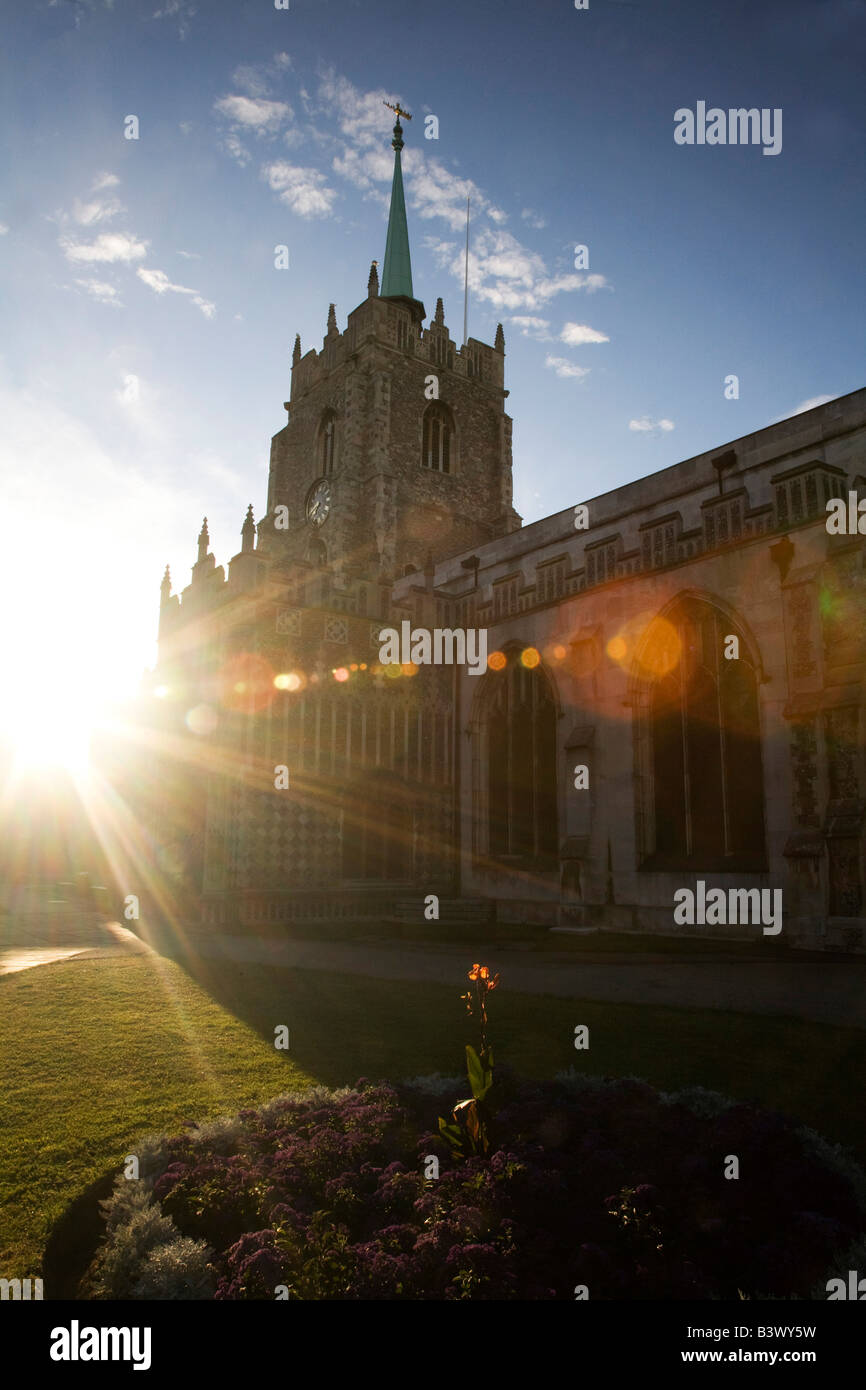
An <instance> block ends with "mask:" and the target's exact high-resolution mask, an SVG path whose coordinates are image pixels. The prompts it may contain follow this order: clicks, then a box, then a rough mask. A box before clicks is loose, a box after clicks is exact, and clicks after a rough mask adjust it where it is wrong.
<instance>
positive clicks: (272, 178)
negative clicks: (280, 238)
mask: <svg viewBox="0 0 866 1390" xmlns="http://www.w3.org/2000/svg"><path fill="white" fill-rule="evenodd" d="M261 172H262V178H264V179H266V180H267V182H268V185H269V186H270V188H271V189H272V191H273V192H274V193H276V194H277V196H278V197H279V200H280V202H281V203H285V204H286V206H287V207H289V208H291V210H292V212H294V213H296V214H297V216H298V217H327V216H328V214H329V213H330V211H331V209H332V207H333V206H334V203H335V202H336V200H337V191H336V189H334V188H331V187H330V186H329V184H328V181H327V179H326V178H325V176H324V174H320V173H319V171H318V169H308V168H306V169H305V168H302V167H301V166H300V165H297V164H287V163H286V161H285V160H282V159H278V160H275V161H274V163H273V164H265V165H263V167H262V171H261Z"/></svg>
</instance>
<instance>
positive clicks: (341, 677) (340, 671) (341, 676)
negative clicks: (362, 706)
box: [334, 666, 349, 683]
mask: <svg viewBox="0 0 866 1390" xmlns="http://www.w3.org/2000/svg"><path fill="white" fill-rule="evenodd" d="M348 679H349V672H348V671H347V670H346V668H345V666H338V667H337V669H336V671H335V672H334V680H335V681H340V682H341V683H342V682H343V681H347V680H348Z"/></svg>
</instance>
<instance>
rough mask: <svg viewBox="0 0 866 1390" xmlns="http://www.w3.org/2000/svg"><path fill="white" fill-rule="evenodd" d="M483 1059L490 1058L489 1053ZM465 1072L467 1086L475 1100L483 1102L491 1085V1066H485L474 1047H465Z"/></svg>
mask: <svg viewBox="0 0 866 1390" xmlns="http://www.w3.org/2000/svg"><path fill="white" fill-rule="evenodd" d="M485 1058H488V1059H489V1058H490V1053H489V1051H488V1052H487V1053H485ZM466 1071H467V1074H468V1076H469V1085H470V1087H471V1088H472V1094H473V1096H474V1097H475V1099H476V1100H483V1099H484V1097H485V1096H486V1095H487V1092H488V1091H489V1090H490V1087H491V1086H492V1085H493V1066H492V1064H491V1065H490V1066H485V1065H484V1063H483V1062H482V1061H481V1058H480V1057H479V1056H478V1053H477V1052H476V1051H475V1048H474V1047H470V1046H469V1045H468V1044H467V1047H466Z"/></svg>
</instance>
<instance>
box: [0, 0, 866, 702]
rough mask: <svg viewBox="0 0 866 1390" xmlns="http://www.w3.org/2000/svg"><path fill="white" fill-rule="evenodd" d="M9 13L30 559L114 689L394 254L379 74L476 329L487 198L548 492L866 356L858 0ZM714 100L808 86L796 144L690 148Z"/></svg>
mask: <svg viewBox="0 0 866 1390" xmlns="http://www.w3.org/2000/svg"><path fill="white" fill-rule="evenodd" d="M4 35H5V42H4V56H3V59H2V64H3V66H2V83H0V86H2V95H0V115H2V123H0V124H2V131H3V154H2V161H3V167H2V183H0V226H2V228H3V232H2V234H0V277H2V304H0V312H2V321H3V324H4V331H3V334H2V343H0V468H2V496H3V499H4V514H5V520H6V526H5V528H4V530H5V532H6V535H5V537H4V545H3V546H2V547H0V551H2V556H0V566H2V571H0V579H2V580H3V582H4V592H5V593H6V594H7V595H8V594H9V593H10V592H12V593H15V594H17V595H18V599H17V601H16V603H15V604H14V605H13V613H12V615H11V618H10V619H9V622H11V625H12V638H13V641H14V642H16V643H18V644H19V647H20V648H23V650H24V651H25V652H27V653H28V661H32V662H33V663H34V669H35V667H36V666H37V665H38V663H39V662H40V661H42V660H44V652H45V648H46V644H48V646H49V649H50V651H51V654H52V658H51V659H52V661H53V667H52V670H53V672H54V680H55V681H60V682H61V684H62V685H63V688H64V691H66V692H67V694H68V692H69V689H70V687H71V686H72V685H74V684H75V683H76V682H80V681H81V674H80V673H81V671H82V670H85V671H86V673H87V674H86V679H85V680H84V683H83V688H82V690H81V698H82V700H83V701H84V702H85V703H86V704H87V705H88V707H90V706H91V705H92V704H93V702H94V700H95V698H96V691H95V688H94V687H98V689H99V691H101V692H103V693H106V692H108V691H109V690H112V691H117V690H120V689H121V688H128V687H129V686H130V685H134V683H135V682H136V680H137V679H138V677H139V676H140V674H141V671H142V669H143V668H144V667H145V666H146V665H148V664H150V663H151V662H152V660H153V656H154V647H153V642H154V637H155V624H156V613H157V604H158V586H159V580H160V577H161V573H162V569H163V567H164V565H165V563H166V562H167V561H170V562H171V565H172V574H173V578H174V582H175V587H176V588H177V587H181V586H183V585H184V584H186V583H187V582H188V580H189V566H190V565H191V564H192V562H193V560H194V558H195V539H196V535H197V532H198V529H199V526H200V523H201V517H202V516H203V515H204V514H205V513H206V514H207V516H208V518H209V523H210V533H211V538H212V548H213V550H214V552H215V554H216V556H217V562H218V563H225V562H227V561H228V559H229V558H230V556H231V555H232V554H234V553H235V552H236V550H237V549H239V546H240V539H239V534H238V533H239V530H240V526H241V522H242V520H243V515H244V511H245V508H246V504H247V502H249V501H252V502H253V503H254V507H255V511H256V515H257V516H258V515H261V513H262V512H263V510H264V502H265V493H266V483H267V462H268V449H269V440H270V436H271V435H272V434H273V433H274V432H275V431H276V430H278V429H279V428H281V426H282V425H283V423H284V421H285V414H284V412H283V410H282V402H283V401H284V400H286V399H288V394H289V360H290V355H291V348H292V343H293V339H294V334H295V332H296V331H299V332H300V333H301V338H302V343H303V345H304V348H305V349H306V348H308V347H310V346H316V347H319V346H321V339H322V337H323V335H324V332H325V320H326V314H327V307H328V303H329V301H331V300H333V301H335V303H336V305H337V316H338V322H339V324H340V326H341V327H342V326H343V325H344V323H345V318H346V315H347V313H348V312H349V311H350V310H351V309H352V308H354V307H355V305H356V304H357V303H358V302H359V301H360V300H361V299H362V298H363V297H364V295H365V290H366V280H367V273H368V269H369V264H370V261H371V259H374V258H376V259H378V260H379V261H381V260H382V259H383V255H384V242H385V226H386V216H387V193H388V189H389V183H390V174H391V167H392V165H391V150H390V145H389V141H390V128H391V123H392V117H391V115H390V113H389V112H388V111H386V110H385V108H384V107H383V106H382V104H381V103H382V100H383V98H385V97H387V98H388V99H391V100H393V99H399V100H400V101H401V102H402V103H403V104H404V105H405V106H406V107H408V109H409V110H410V111H412V112H413V113H414V117H415V118H414V120H413V121H412V122H411V123H410V122H406V123H405V127H406V134H405V138H406V150H405V152H404V174H405V184H406V196H407V206H408V212H409V220H410V237H411V243H412V254H413V271H414V279H415V292H416V295H418V297H419V298H421V299H423V300H424V302H425V304H426V306H427V309H428V312H429V313H432V311H433V309H434V307H435V301H436V297H437V295H440V294H441V295H442V296H443V298H444V300H445V311H446V322H448V324H449V326H450V328H451V332H452V336H453V337H454V338H456V339H457V340H458V341H459V339H460V336H461V332H462V242H463V209H464V207H465V196H466V193H467V191H468V192H469V193H470V194H471V197H472V203H473V223H472V244H473V261H472V275H471V280H472V290H471V295H470V316H469V327H470V333H471V334H472V335H473V336H477V337H479V338H481V339H483V340H485V341H488V342H492V341H493V335H494V332H495V327H496V324H497V322H498V321H502V322H503V324H504V328H505V335H506V351H507V361H506V385H507V386H508V388H509V389H510V391H511V395H510V397H509V400H508V409H509V411H510V413H511V414H512V415H513V417H514V474H515V504H516V506H517V508H518V510H519V511H520V512H521V513H522V515H523V516H524V519H525V520H526V521H532V520H535V519H537V518H538V517H541V516H545V515H547V514H549V513H550V512H553V511H557V510H559V509H561V508H564V507H567V506H569V505H572V504H573V503H575V502H577V501H580V500H581V499H583V498H584V497H586V496H592V495H594V494H596V493H598V492H600V491H604V490H606V489H607V488H608V487H613V486H616V485H618V484H620V483H623V482H625V481H628V480H630V479H634V478H638V477H640V476H642V475H643V474H645V473H648V472H652V471H654V470H656V469H658V468H662V467H665V466H667V465H668V464H670V463H674V462H676V461H678V460H679V459H682V458H687V457H689V456H690V455H692V454H695V453H698V452H700V451H702V450H704V449H707V448H710V447H714V446H715V445H719V444H723V443H725V442H726V441H727V440H729V439H732V438H736V437H737V436H739V435H742V434H745V433H748V432H750V431H752V430H754V429H759V428H761V427H762V426H764V425H766V424H768V423H770V422H771V421H772V420H774V419H777V418H781V417H784V416H786V415H789V414H791V413H793V412H794V411H795V410H797V409H798V408H801V407H802V406H803V405H804V404H805V403H807V402H810V401H816V400H821V399H826V398H828V397H830V396H834V395H839V394H843V393H845V392H847V391H851V390H854V389H856V388H858V387H860V386H862V385H864V369H863V328H862V324H863V303H864V294H863V289H864V287H863V261H862V242H863V227H864V225H866V216H864V213H866V209H864V190H863V181H862V168H863V157H862V152H863V134H864V132H863V115H864V98H863V95H862V93H863V81H862V74H863V68H864V56H866V53H864V49H866V3H864V0H805V2H804V0H801V2H800V3H798V0H779V2H778V3H777V2H776V0H767V2H766V3H755V0H733V3H728V4H717V5H712V6H710V5H705V4H697V5H696V4H695V3H694V0H667V2H666V3H664V2H663V3H651V0H590V8H589V9H588V10H585V11H576V10H575V9H574V6H573V3H572V2H571V0H533V3H528V0H527V3H521V4H518V3H514V0H496V2H495V3H494V0H473V2H472V3H471V4H466V3H465V0H457V2H456V3H455V2H454V0H437V3H435V4H432V3H431V4H426V3H419V0H414V3H411V4H408V3H404V4H396V3H390V2H386V0H369V2H368V3H363V4H361V3H353V0H330V3H329V2H327V0H291V5H290V9H288V10H285V11H283V10H276V9H275V8H274V6H273V4H272V3H269V2H268V0H255V3H252V0H230V2H229V0H212V2H211V3H209V2H208V0H195V3H187V0H150V3H145V0H113V3H110V4H106V3H103V0H58V2H57V3H48V2H47V0H34V2H33V3H29V4H27V5H24V6H13V5H8V6H7V7H6V10H5V16H4ZM698 101H705V102H706V104H707V106H708V107H712V106H717V107H720V108H722V109H724V110H726V109H728V108H731V107H740V106H745V107H757V108H767V109H776V108H780V109H781V110H782V113H783V123H782V135H783V139H782V149H781V152H780V153H779V154H778V155H775V156H767V155H764V154H763V151H762V148H761V147H760V146H754V145H749V146H737V145H721V146H714V147H711V146H708V145H704V146H698V145H694V146H682V145H677V144H676V143H675V141H674V138H673V133H674V112H675V111H676V110H677V109H678V108H681V107H689V108H691V109H694V108H695V107H696V104H697V102H698ZM427 114H434V115H436V116H437V117H438V120H439V138H438V140H429V139H425V138H424V128H425V127H424V117H425V115H427ZM128 115H135V116H137V117H138V120H139V138H138V139H137V140H127V139H125V138H124V120H125V117H127V116H128ZM281 244H284V245H287V246H288V248H289V256H290V266H289V269H288V270H282V271H280V270H276V269H275V267H274V247H275V246H276V245H281ZM577 244H585V245H587V246H588V248H589V265H588V268H586V269H582V270H576V269H575V266H574V247H575V245H577ZM729 373H735V374H736V375H737V376H738V378H739V392H740V394H739V399H738V400H728V399H726V398H725V395H724V379H725V377H726V375H728V374H729ZM10 585H11V590H10ZM28 644H29V645H28ZM8 650H9V646H8V637H7V651H8ZM55 688H56V687H55ZM2 717H3V716H2V712H0V720H2ZM7 717H8V716H7Z"/></svg>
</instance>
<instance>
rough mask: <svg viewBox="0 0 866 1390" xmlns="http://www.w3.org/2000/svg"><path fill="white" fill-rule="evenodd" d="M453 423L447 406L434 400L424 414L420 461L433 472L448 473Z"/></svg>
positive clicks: (449, 469) (451, 451) (451, 449)
mask: <svg viewBox="0 0 866 1390" xmlns="http://www.w3.org/2000/svg"><path fill="white" fill-rule="evenodd" d="M453 439H454V425H453V422H452V419H451V413H450V411H449V410H448V408H447V406H444V405H442V404H441V403H440V402H439V401H434V402H433V403H432V404H431V405H429V406H428V407H427V410H426V411H425V414H424V429H423V436H422V444H421V463H422V466H423V467H424V468H432V469H433V470H434V472H438V473H450V472H451V459H452V453H453V447H452V446H453Z"/></svg>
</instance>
